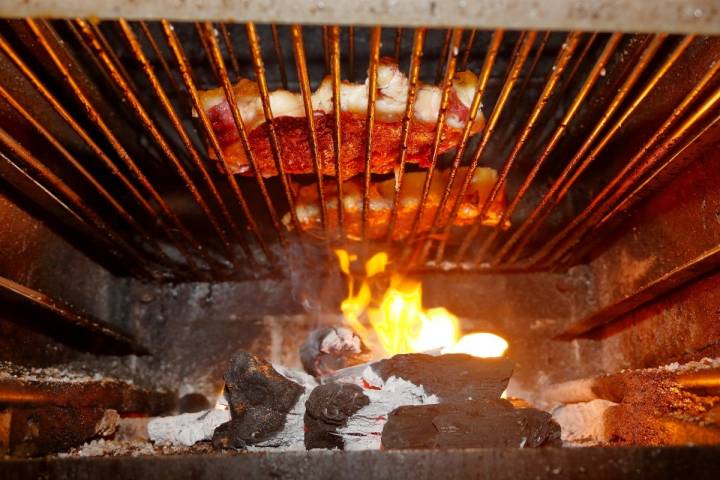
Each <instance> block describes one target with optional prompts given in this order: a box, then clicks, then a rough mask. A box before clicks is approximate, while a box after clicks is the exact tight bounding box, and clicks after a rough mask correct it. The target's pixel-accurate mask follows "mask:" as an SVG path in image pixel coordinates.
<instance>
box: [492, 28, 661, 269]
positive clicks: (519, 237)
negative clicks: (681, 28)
mask: <svg viewBox="0 0 720 480" xmlns="http://www.w3.org/2000/svg"><path fill="white" fill-rule="evenodd" d="M666 37H667V35H665V34H659V35H656V36H654V37H653V39H652V40H651V41H650V44H649V45H648V46H647V47H646V48H645V49H644V50H643V52H642V55H641V57H640V59H639V60H638V62H637V63H636V64H635V66H634V67H633V68H632V71H631V72H630V74H629V75H628V76H627V78H626V79H625V81H624V82H623V84H622V85H621V87H620V89H619V90H618V92H617V94H616V95H615V97H614V98H613V100H612V102H611V103H610V105H609V106H608V107H607V109H606V110H605V112H604V113H603V115H602V117H601V118H600V119H599V120H598V121H597V123H596V124H595V127H594V128H593V130H592V131H591V132H590V134H589V135H588V136H587V137H586V138H585V140H584V142H583V144H582V145H581V147H580V149H579V150H578V151H577V152H576V153H575V155H574V156H573V158H572V159H571V160H570V161H569V162H568V163H567V165H566V166H565V168H564V169H563V171H562V173H561V174H560V176H559V177H558V178H557V179H556V180H555V182H554V183H553V185H552V186H551V187H550V190H549V191H548V192H547V193H546V194H545V195H544V196H543V198H542V199H541V200H540V203H538V205H537V206H536V207H535V209H534V210H533V211H532V213H531V214H530V215H529V217H528V219H527V220H526V221H525V222H524V223H523V225H521V226H520V228H518V229H517V230H516V231H515V233H514V234H513V236H511V237H510V239H509V240H508V244H511V245H514V246H515V247H514V248H515V250H514V251H513V253H511V254H506V255H507V261H508V262H513V261H515V260H517V257H518V256H519V255H521V254H522V252H523V247H524V246H525V245H527V243H528V242H529V241H530V240H531V239H532V237H533V235H534V234H535V233H536V232H537V231H538V229H539V228H540V226H541V225H542V223H543V222H544V221H545V219H546V218H547V217H548V215H549V213H550V211H551V210H552V208H553V207H554V206H556V205H557V204H559V200H558V199H557V196H556V194H557V192H558V191H559V190H560V189H561V188H562V187H563V185H564V183H565V180H566V179H567V178H568V177H569V176H570V174H571V172H573V171H574V169H575V167H576V166H577V165H578V164H581V159H582V158H583V157H584V156H585V153H586V152H587V151H588V150H589V149H590V147H591V145H592V144H593V143H594V141H595V139H596V138H597V137H598V135H600V133H601V132H602V130H603V129H604V128H605V126H606V125H607V123H608V122H609V120H610V118H611V117H612V115H613V114H614V113H615V111H616V110H617V109H618V108H619V107H620V105H621V104H622V102H623V100H624V99H625V97H626V96H627V95H628V94H629V92H630V90H631V89H632V87H633V86H634V85H635V83H636V82H637V81H638V79H639V78H640V76H641V74H642V73H643V72H644V71H645V69H646V68H647V66H648V64H649V63H650V61H651V60H652V58H653V57H654V55H655V53H656V52H657V51H658V49H659V48H660V45H661V44H662V42H663V41H664V40H665V38H666ZM581 165H582V164H581ZM588 165H589V162H584V166H585V168H586V167H587V166H588ZM565 191H567V190H565ZM518 242H519V243H518ZM497 261H498V262H500V261H502V258H498V260H497Z"/></svg>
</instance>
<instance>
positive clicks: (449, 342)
mask: <svg viewBox="0 0 720 480" xmlns="http://www.w3.org/2000/svg"><path fill="white" fill-rule="evenodd" d="M335 254H336V256H337V258H338V262H339V265H340V270H341V271H342V272H343V273H344V274H345V276H346V278H347V283H348V296H347V298H345V300H343V301H342V303H341V305H340V310H341V311H342V313H343V316H344V318H345V321H346V322H347V324H348V326H349V327H350V328H352V329H353V330H354V331H355V332H356V333H357V334H358V335H359V336H360V337H361V338H362V339H363V342H365V344H366V345H370V346H373V347H380V348H381V349H382V350H383V352H382V353H383V354H385V355H396V354H398V353H412V352H437V353H440V352H442V353H467V354H469V355H474V356H477V357H500V356H502V355H503V354H504V353H505V350H506V349H507V347H508V344H507V342H506V341H505V340H504V339H503V338H502V337H499V336H497V335H494V334H491V333H473V334H469V335H465V336H464V337H462V338H460V324H459V321H458V319H457V317H456V316H455V315H453V314H452V313H450V312H449V311H447V310H446V309H444V308H431V309H429V310H425V309H423V307H422V285H421V284H420V282H417V281H414V280H409V279H406V278H403V277H402V276H400V275H398V274H392V275H391V277H390V286H389V287H388V288H387V290H386V291H385V293H384V294H383V296H382V298H381V299H380V300H375V299H373V294H372V288H371V281H370V279H371V278H373V277H376V276H378V275H380V274H382V273H384V272H385V269H386V267H387V264H388V256H387V253H385V252H380V253H376V254H375V255H373V256H372V257H371V258H370V259H369V260H368V261H367V262H366V263H365V277H364V279H363V281H362V283H361V284H360V287H359V288H358V289H357V291H355V290H356V289H355V281H354V278H353V275H352V274H351V271H350V265H351V264H352V263H353V262H354V261H356V260H357V257H356V256H354V255H351V254H350V253H348V252H347V251H345V250H336V251H335ZM374 350H377V348H375V349H374Z"/></svg>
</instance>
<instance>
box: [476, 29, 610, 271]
mask: <svg viewBox="0 0 720 480" xmlns="http://www.w3.org/2000/svg"><path fill="white" fill-rule="evenodd" d="M621 38H622V34H620V33H615V34H613V35H612V36H611V37H610V39H609V40H608V42H607V44H606V45H605V48H604V49H603V52H602V53H601V54H600V57H599V58H598V61H597V62H596V63H595V65H594V66H593V69H592V70H591V71H590V73H589V74H588V76H587V78H586V79H585V82H584V83H583V85H582V86H581V87H580V90H579V91H578V93H577V95H576V96H575V98H574V99H573V101H572V103H571V104H570V107H569V108H568V109H567V111H566V112H565V115H563V118H562V119H561V120H560V122H559V123H558V126H557V128H556V129H555V132H554V133H553V135H552V137H551V139H550V140H549V141H548V142H547V144H546V145H545V147H544V148H543V151H542V153H541V154H540V156H539V157H538V159H537V160H536V161H535V163H534V164H533V166H532V168H531V169H530V172H529V173H528V174H527V176H526V177H525V179H524V180H523V183H522V184H521V185H520V188H519V189H518V191H517V193H516V194H515V197H514V198H513V200H512V202H510V205H508V207H507V208H506V209H505V210H504V211H503V213H502V215H501V216H500V220H499V224H500V225H502V224H503V223H504V222H505V221H507V220H509V219H510V218H511V217H512V214H513V212H514V211H515V209H516V208H517V207H518V205H519V204H520V201H521V200H522V199H523V198H524V196H525V194H526V193H527V191H528V189H529V188H530V184H531V183H532V182H533V180H534V179H535V177H536V176H537V174H538V172H539V171H540V168H542V166H543V165H544V164H545V162H546V161H547V159H548V157H549V156H550V154H551V153H552V152H553V151H554V150H555V147H556V146H557V145H558V143H559V142H560V139H561V138H562V137H563V135H564V134H565V131H566V130H567V127H568V125H570V122H571V121H572V119H573V118H574V117H575V114H576V113H577V111H578V109H579V108H580V105H581V104H582V103H583V101H584V100H585V98H586V97H587V95H588V94H589V93H590V90H591V89H592V88H593V87H594V86H595V84H596V83H597V81H598V79H599V78H600V76H601V75H602V72H603V71H604V69H605V66H606V65H607V62H608V61H609V60H610V58H612V56H613V54H614V53H615V51H616V50H617V47H618V45H619V44H620V40H621ZM580 55H581V56H582V55H583V52H581V53H580ZM576 66H577V62H576ZM572 73H573V72H572V71H571V72H570V74H572ZM566 85H567V84H566ZM499 235H500V230H499V229H495V230H493V231H492V232H491V233H490V235H488V237H487V239H486V240H485V241H484V243H483V245H482V247H481V252H483V251H484V252H487V251H489V249H490V247H491V245H492V243H493V242H494V241H495V239H496V238H497V237H498V236H499ZM511 240H512V239H511ZM511 240H508V241H506V242H503V246H502V247H501V249H500V250H499V251H498V253H497V254H496V257H497V259H500V258H502V257H503V256H504V255H505V254H506V253H507V251H508V250H509V249H510V248H511V247H512V245H513V244H514V243H511ZM496 263H499V260H496V261H493V264H496Z"/></svg>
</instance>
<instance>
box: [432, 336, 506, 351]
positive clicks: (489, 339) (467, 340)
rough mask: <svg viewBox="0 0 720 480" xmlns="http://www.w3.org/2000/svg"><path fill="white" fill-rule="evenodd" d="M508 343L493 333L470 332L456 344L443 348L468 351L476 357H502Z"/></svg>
mask: <svg viewBox="0 0 720 480" xmlns="http://www.w3.org/2000/svg"><path fill="white" fill-rule="evenodd" d="M507 348H508V343H507V341H505V339H504V338H502V337H500V336H498V335H495V334H492V333H470V334H468V335H465V336H464V337H462V338H461V339H460V341H459V342H457V343H456V344H455V345H451V346H450V347H447V348H445V349H443V353H467V354H469V355H474V356H476V357H502V356H503V354H504V353H505V350H507Z"/></svg>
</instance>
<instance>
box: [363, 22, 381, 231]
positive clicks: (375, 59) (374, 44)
mask: <svg viewBox="0 0 720 480" xmlns="http://www.w3.org/2000/svg"><path fill="white" fill-rule="evenodd" d="M381 35H382V30H381V29H380V27H373V29H372V31H371V33H370V67H369V69H368V104H367V116H366V121H365V127H366V128H367V142H366V144H365V172H364V182H363V209H362V239H363V240H365V239H367V227H368V214H369V213H370V174H371V171H372V155H373V129H374V127H375V99H376V98H377V72H378V64H379V63H380V39H381Z"/></svg>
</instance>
